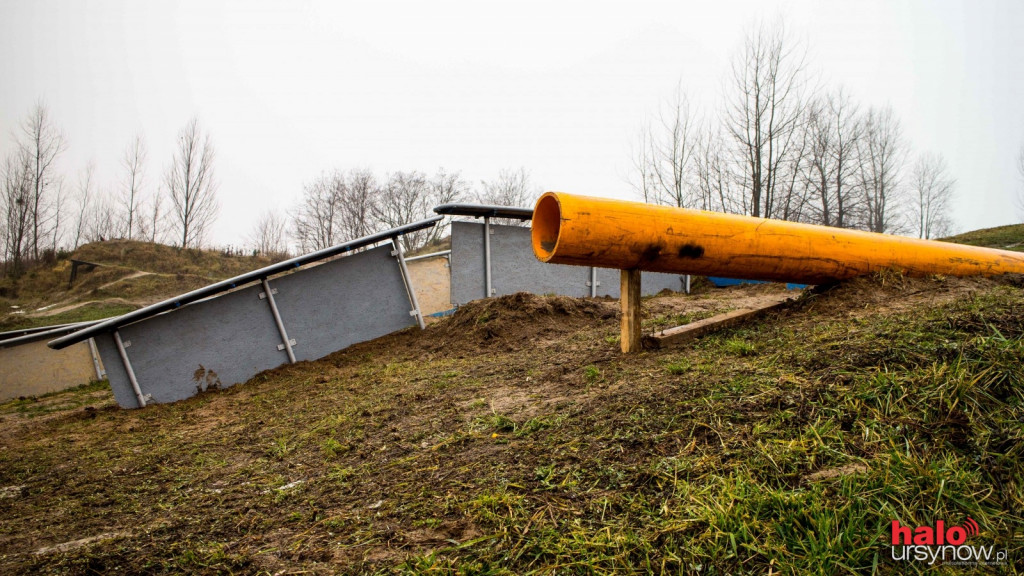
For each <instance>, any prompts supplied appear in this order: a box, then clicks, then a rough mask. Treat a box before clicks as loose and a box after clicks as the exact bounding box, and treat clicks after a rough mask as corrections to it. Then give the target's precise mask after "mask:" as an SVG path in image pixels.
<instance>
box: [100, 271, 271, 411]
mask: <svg viewBox="0 0 1024 576" xmlns="http://www.w3.org/2000/svg"><path fill="white" fill-rule="evenodd" d="M262 291H263V288H262V286H260V285H253V286H248V287H246V288H242V289H240V290H236V291H234V292H228V293H226V294H222V295H219V296H216V297H214V298H210V299H207V300H200V301H198V302H194V303H192V304H189V305H187V306H182V307H181V308H179V309H177V310H175V311H173V312H166V313H164V314H159V315H157V316H153V317H150V318H147V319H145V320H142V321H140V322H137V323H135V324H129V325H127V326H122V327H121V328H120V332H121V339H122V340H123V341H124V342H125V343H126V349H125V351H126V352H127V353H128V359H129V360H130V361H131V364H132V368H133V370H134V371H135V378H136V379H137V380H138V382H139V387H140V388H141V389H142V393H143V395H151V396H152V400H147V402H153V403H162V402H174V401H176V400H182V399H184V398H189V397H191V396H194V395H195V394H197V393H198V392H199V391H200V390H205V389H206V388H207V387H208V386H209V385H215V386H216V387H220V388H226V387H228V386H231V385H233V384H237V383H239V382H245V381H246V380H248V379H249V378H251V377H252V376H253V375H255V374H257V373H258V372H261V371H263V370H268V369H270V368H274V367H276V366H279V365H281V364H283V363H284V362H287V361H288V356H287V354H286V353H285V352H284V351H281V350H278V349H277V346H278V344H280V343H281V337H280V336H279V334H278V331H277V326H276V324H274V317H273V315H272V314H271V311H270V307H269V305H268V304H267V301H266V300H264V299H261V298H260V297H259V294H260V292H262ZM111 344H112V342H111ZM113 352H114V354H115V355H116V354H117V349H116V348H115V349H114V350H113ZM103 359H104V362H105V363H106V362H107V356H106V355H105V354H104V355H103ZM117 363H118V364H120V361H119V360H118V362H117ZM124 384H125V385H126V386H125V387H126V389H127V393H128V394H129V395H130V397H131V399H130V400H129V401H128V403H127V404H126V403H124V402H122V401H121V399H120V396H121V395H118V394H117V393H116V391H115V396H116V397H118V402H119V403H121V405H122V406H130V407H134V406H137V401H136V400H135V398H134V392H132V388H131V384H130V383H128V380H127V376H125V382H124ZM111 388H114V380H113V378H112V379H111Z"/></svg>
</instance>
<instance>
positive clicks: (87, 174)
mask: <svg viewBox="0 0 1024 576" xmlns="http://www.w3.org/2000/svg"><path fill="white" fill-rule="evenodd" d="M95 168H96V167H95V165H93V164H92V163H91V162H90V163H89V165H88V166H86V167H85V170H83V171H82V174H81V176H79V178H78V221H77V222H76V223H75V240H74V242H73V243H72V246H71V250H72V251H75V250H78V244H79V242H81V241H82V234H83V233H84V232H85V228H86V215H87V214H88V213H89V206H90V202H91V201H92V199H93V198H92V195H93V194H92V176H93V172H94V171H95Z"/></svg>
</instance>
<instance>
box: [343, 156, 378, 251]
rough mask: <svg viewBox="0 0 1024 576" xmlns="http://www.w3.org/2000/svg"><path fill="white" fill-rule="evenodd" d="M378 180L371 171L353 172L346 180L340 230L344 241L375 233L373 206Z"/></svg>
mask: <svg viewBox="0 0 1024 576" xmlns="http://www.w3.org/2000/svg"><path fill="white" fill-rule="evenodd" d="M377 194H378V186H377V179H376V177H374V175H373V173H372V172H370V171H369V170H352V171H350V172H349V173H348V176H347V178H346V180H345V194H344V196H343V198H342V205H341V213H340V214H341V219H340V222H339V228H338V229H339V230H340V234H341V236H342V238H343V239H344V240H355V239H356V238H362V237H363V236H369V235H370V234H372V233H373V228H374V221H373V205H374V202H376V200H377Z"/></svg>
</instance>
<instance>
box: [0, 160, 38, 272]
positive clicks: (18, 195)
mask: <svg viewBox="0 0 1024 576" xmlns="http://www.w3.org/2000/svg"><path fill="white" fill-rule="evenodd" d="M0 178H2V182H0V183H2V185H3V196H2V198H0V200H2V201H3V206H2V207H3V216H4V274H7V275H10V276H15V277H16V276H19V275H21V273H22V272H23V271H24V260H25V257H26V253H27V252H28V250H29V238H30V236H31V234H32V157H31V155H30V154H29V153H28V150H27V149H25V148H19V149H17V150H16V151H14V152H13V153H11V154H10V155H8V156H7V158H6V159H5V160H4V165H3V172H2V173H0Z"/></svg>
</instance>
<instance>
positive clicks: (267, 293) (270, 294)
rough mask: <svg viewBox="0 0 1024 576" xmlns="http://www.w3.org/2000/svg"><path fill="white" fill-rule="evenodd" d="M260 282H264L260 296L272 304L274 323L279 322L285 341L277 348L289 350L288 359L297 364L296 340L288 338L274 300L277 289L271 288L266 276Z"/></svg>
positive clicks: (279, 330) (278, 326)
mask: <svg viewBox="0 0 1024 576" xmlns="http://www.w3.org/2000/svg"><path fill="white" fill-rule="evenodd" d="M260 283H261V284H263V292H262V293H260V298H265V299H266V300H267V304H270V313H271V314H273V315H274V323H275V324H277V331H278V332H279V333H280V334H281V340H282V341H283V342H284V344H278V345H277V349H278V350H284V351H285V352H287V353H288V361H289V362H291V363H292V364H295V352H293V351H292V346H293V345H295V340H292V339H290V338H288V331H287V330H285V329H284V322H283V321H282V320H281V313H280V312H279V311H278V310H277V301H276V300H274V294H277V289H276V288H271V287H270V283H269V282H267V279H266V278H261V279H260Z"/></svg>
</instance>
